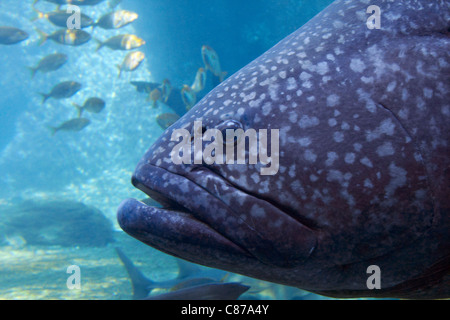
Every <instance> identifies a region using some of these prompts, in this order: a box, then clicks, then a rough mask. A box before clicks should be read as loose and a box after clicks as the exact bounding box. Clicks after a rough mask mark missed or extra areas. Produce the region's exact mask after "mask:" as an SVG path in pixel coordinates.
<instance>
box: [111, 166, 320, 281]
mask: <svg viewBox="0 0 450 320" xmlns="http://www.w3.org/2000/svg"><path fill="white" fill-rule="evenodd" d="M193 176H195V174H193ZM199 176H200V175H199ZM201 177H202V179H205V181H206V180H207V181H208V182H209V183H211V184H212V187H211V188H208V190H207V189H205V188H203V187H202V186H201V184H202V182H195V181H193V180H191V179H190V178H191V177H190V178H186V177H184V176H180V175H177V174H173V173H171V172H169V171H167V170H166V169H163V168H160V167H156V166H153V165H150V164H140V165H139V166H138V169H137V170H136V172H135V175H134V176H133V184H134V185H135V186H136V187H137V188H139V189H140V190H142V191H144V192H145V193H146V194H148V195H149V196H151V197H152V198H153V199H155V200H157V201H158V202H160V203H161V204H162V205H163V206H164V207H165V208H153V207H150V206H147V205H146V204H144V203H141V202H139V201H136V200H133V199H128V200H125V201H124V202H123V203H122V204H121V206H120V207H119V210H118V222H119V225H120V226H121V228H122V229H123V230H124V231H125V232H127V233H128V234H129V235H131V236H133V237H135V238H137V239H138V240H140V241H142V242H144V243H146V244H148V245H150V246H152V247H154V248H156V249H158V250H161V251H163V252H166V253H168V254H171V255H174V256H176V257H180V258H183V259H185V260H189V261H192V262H195V263H199V264H202V265H205V266H209V267H214V268H219V269H225V270H229V271H232V272H236V273H242V274H250V275H252V274H254V276H258V277H259V278H261V270H263V269H264V268H259V267H261V266H265V268H267V266H271V267H273V268H275V269H278V268H281V269H291V268H294V267H298V266H301V265H302V264H303V263H304V262H305V261H306V260H307V259H308V258H309V256H310V255H311V254H312V252H313V251H314V249H315V247H316V245H317V239H316V235H315V234H314V232H313V231H312V230H310V229H308V228H307V227H305V226H303V225H301V224H300V223H298V222H297V221H295V220H294V219H293V218H291V217H290V216H289V215H287V214H285V213H283V212H282V211H280V210H278V209H277V208H275V207H273V206H272V205H271V204H269V203H264V200H261V199H257V198H254V197H253V196H251V195H248V194H246V193H244V192H242V191H240V190H237V189H235V188H232V187H231V185H229V184H228V183H227V182H226V181H224V180H223V179H220V177H218V176H215V175H214V174H213V173H209V172H202V173H201ZM229 199H231V200H229ZM246 200H249V201H246ZM239 203H243V204H244V205H242V206H239ZM245 203H258V205H259V206H260V207H261V208H264V209H265V214H264V215H262V214H260V215H255V214H254V213H253V216H252V210H251V208H248V207H246V206H245ZM294 249H295V250H294ZM237 261H239V263H237ZM270 269H271V268H267V270H270ZM256 270H258V272H255V271H256ZM263 278H266V279H267V280H271V281H276V282H283V279H273V278H272V277H271V276H270V275H267V277H264V276H263Z"/></svg>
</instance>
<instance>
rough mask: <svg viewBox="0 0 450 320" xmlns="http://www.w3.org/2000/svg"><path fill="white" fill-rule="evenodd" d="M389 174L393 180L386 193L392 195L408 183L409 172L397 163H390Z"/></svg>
mask: <svg viewBox="0 0 450 320" xmlns="http://www.w3.org/2000/svg"><path fill="white" fill-rule="evenodd" d="M389 175H390V176H391V181H390V182H389V185H387V186H386V188H385V189H384V190H385V191H386V195H387V196H388V197H391V196H392V195H393V194H394V192H395V190H397V189H398V188H400V187H403V186H404V185H405V184H406V175H407V172H406V170H404V169H403V168H400V167H397V166H396V165H395V163H391V164H390V165H389Z"/></svg>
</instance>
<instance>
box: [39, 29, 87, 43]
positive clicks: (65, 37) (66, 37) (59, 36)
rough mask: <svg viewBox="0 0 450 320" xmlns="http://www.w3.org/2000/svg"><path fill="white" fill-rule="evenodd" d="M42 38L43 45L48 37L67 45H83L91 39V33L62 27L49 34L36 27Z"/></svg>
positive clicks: (40, 41)
mask: <svg viewBox="0 0 450 320" xmlns="http://www.w3.org/2000/svg"><path fill="white" fill-rule="evenodd" d="M36 31H37V32H38V33H39V36H40V37H41V39H40V40H39V45H43V44H44V43H45V42H46V41H47V40H48V39H50V40H53V41H54V42H56V43H59V44H63V45H66V46H75V47H76V46H81V45H83V44H85V43H87V42H89V41H90V40H91V35H90V34H89V33H87V32H86V31H84V30H78V29H62V30H58V31H55V32H53V33H52V34H50V35H48V34H46V33H45V32H43V31H41V30H39V29H36Z"/></svg>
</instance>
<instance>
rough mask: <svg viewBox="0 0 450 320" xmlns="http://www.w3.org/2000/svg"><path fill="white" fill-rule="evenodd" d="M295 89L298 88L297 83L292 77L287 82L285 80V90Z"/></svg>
mask: <svg viewBox="0 0 450 320" xmlns="http://www.w3.org/2000/svg"><path fill="white" fill-rule="evenodd" d="M297 87H298V85H297V81H295V78H293V77H290V78H289V79H288V80H287V87H286V90H289V91H290V90H295V89H297Z"/></svg>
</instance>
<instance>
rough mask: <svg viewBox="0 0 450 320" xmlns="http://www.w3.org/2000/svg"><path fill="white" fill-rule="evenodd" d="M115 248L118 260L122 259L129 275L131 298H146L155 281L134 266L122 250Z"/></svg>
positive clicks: (154, 286)
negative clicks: (131, 288)
mask: <svg viewBox="0 0 450 320" xmlns="http://www.w3.org/2000/svg"><path fill="white" fill-rule="evenodd" d="M115 249H116V252H117V255H118V256H119V258H120V261H122V263H123V265H124V266H125V269H126V270H127V272H128V275H129V276H130V279H131V284H132V286H133V299H144V298H146V297H147V296H148V294H149V293H150V291H151V290H152V289H154V288H156V285H155V282H153V281H152V280H150V279H148V278H147V277H146V276H145V275H144V274H143V273H142V272H141V271H140V270H139V269H138V268H136V266H135V265H134V264H133V262H132V261H131V260H130V259H129V258H128V257H127V256H126V255H125V254H124V253H123V252H122V250H120V249H119V248H115Z"/></svg>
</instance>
